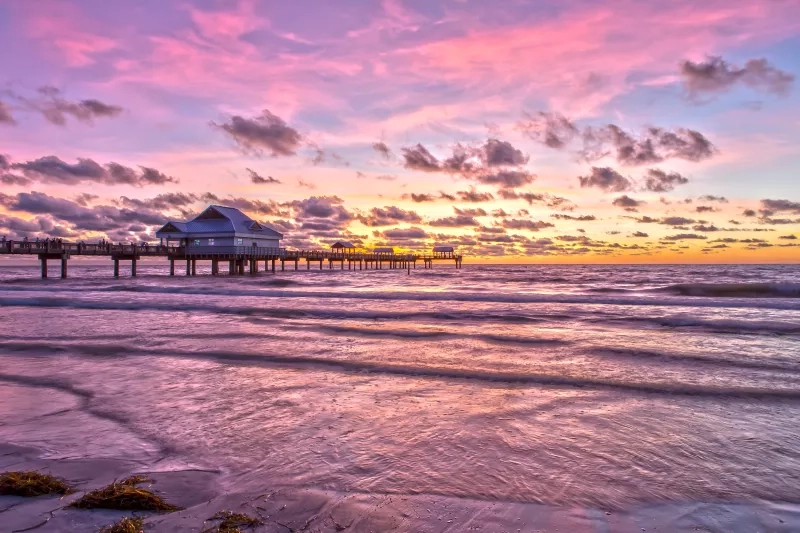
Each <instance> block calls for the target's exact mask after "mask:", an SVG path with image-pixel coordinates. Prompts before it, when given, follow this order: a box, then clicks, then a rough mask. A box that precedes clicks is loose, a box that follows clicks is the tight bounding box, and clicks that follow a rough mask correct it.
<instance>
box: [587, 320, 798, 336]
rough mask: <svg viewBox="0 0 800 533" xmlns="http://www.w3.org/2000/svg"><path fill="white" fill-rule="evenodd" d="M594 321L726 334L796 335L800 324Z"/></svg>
mask: <svg viewBox="0 0 800 533" xmlns="http://www.w3.org/2000/svg"><path fill="white" fill-rule="evenodd" d="M590 321H592V322H595V323H606V324H609V323H610V324H624V323H634V324H650V325H653V326H659V327H664V328H675V329H678V328H693V329H700V330H703V331H707V332H710V333H727V334H742V333H748V334H766V335H774V334H777V335H798V334H800V324H798V323H797V322H781V321H777V320H735V319H716V320H715V319H702V318H695V317H692V316H680V315H673V316H661V317H656V316H625V317H618V318H597V319H590Z"/></svg>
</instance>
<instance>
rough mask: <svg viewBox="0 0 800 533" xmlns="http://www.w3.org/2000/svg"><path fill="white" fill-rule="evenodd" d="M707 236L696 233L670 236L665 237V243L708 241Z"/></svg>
mask: <svg viewBox="0 0 800 533" xmlns="http://www.w3.org/2000/svg"><path fill="white" fill-rule="evenodd" d="M707 238H708V237H706V236H705V235H698V234H696V233H679V234H677V235H670V236H668V237H664V239H663V240H665V241H684V240H693V239H696V240H702V239H707Z"/></svg>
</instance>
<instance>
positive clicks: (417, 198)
mask: <svg viewBox="0 0 800 533" xmlns="http://www.w3.org/2000/svg"><path fill="white" fill-rule="evenodd" d="M403 198H410V199H411V201H412V202H414V203H418V204H421V203H423V202H435V201H436V197H434V196H433V195H432V194H416V193H413V192H412V193H411V194H404V195H403Z"/></svg>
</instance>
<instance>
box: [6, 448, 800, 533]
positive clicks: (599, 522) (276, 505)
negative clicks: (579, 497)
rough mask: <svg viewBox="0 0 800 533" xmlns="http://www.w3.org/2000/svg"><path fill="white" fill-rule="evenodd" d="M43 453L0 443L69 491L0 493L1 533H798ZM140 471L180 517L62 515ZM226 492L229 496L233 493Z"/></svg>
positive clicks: (780, 516)
mask: <svg viewBox="0 0 800 533" xmlns="http://www.w3.org/2000/svg"><path fill="white" fill-rule="evenodd" d="M42 453H43V452H42V450H39V449H37V448H33V447H28V446H20V445H16V444H12V443H0V471H12V470H40V471H43V472H48V473H51V474H53V475H55V476H57V477H63V478H65V479H67V480H68V481H69V482H71V483H72V484H74V485H75V486H76V488H77V489H78V491H77V492H76V493H75V494H72V495H69V496H65V497H63V498H59V497H39V498H20V497H13V496H0V521H2V523H3V528H4V529H3V531H7V532H14V531H17V532H19V531H23V530H24V531H37V532H56V531H69V532H74V533H83V532H87V533H89V532H96V531H99V530H100V528H101V527H103V526H107V525H110V524H111V523H113V522H114V521H116V520H118V519H120V518H121V517H123V516H133V515H136V516H142V517H144V518H145V521H144V523H145V531H146V532H165V533H166V532H187V533H188V532H200V531H202V530H203V529H204V528H206V527H209V524H206V523H204V522H205V520H207V519H208V518H210V517H211V516H213V515H214V514H215V513H216V512H217V511H220V510H230V511H234V512H244V513H248V514H250V515H251V516H254V517H257V518H259V519H260V520H262V521H263V525H262V526H259V527H257V528H255V529H252V531H257V532H276V533H277V532H284V533H285V532H288V531H314V532H320V533H322V532H335V531H347V532H348V533H349V532H382V531H397V532H434V531H436V532H442V531H449V532H465V531H483V532H502V531H508V532H526V531H531V532H534V531H535V532H542V533H544V532H576V533H581V532H586V533H611V532H623V533H628V532H641V531H661V532H684V531H685V532H690V531H703V532H708V533H712V532H713V533H717V532H718V533H734V532H742V533H745V532H748V533H750V532H755V531H759V532H779V533H790V532H792V531H797V530H798V529H800V505H796V504H785V503H776V502H760V503H703V502H688V503H670V502H662V503H654V504H651V505H637V506H632V507H631V508H629V509H624V510H616V511H604V510H601V509H596V508H585V507H556V506H549V505H542V504H536V503H514V502H504V501H486V500H471V499H463V498H455V497H443V496H433V495H426V494H416V495H411V494H405V495H404V494H365V493H345V492H339V491H333V490H320V489H315V488H279V489H274V490H271V489H270V486H269V481H267V480H265V481H264V487H263V489H262V490H260V491H252V490H250V491H245V492H238V491H236V490H235V485H236V480H235V476H227V477H226V476H225V475H223V474H222V473H221V472H214V471H207V470H191V469H186V470H170V471H158V470H157V469H152V468H149V466H152V465H144V464H142V463H141V462H137V461H125V460H123V459H112V458H81V459H46V458H42ZM134 473H137V474H147V475H148V477H149V478H150V479H151V480H152V489H153V490H154V491H155V492H157V493H159V494H161V495H162V496H164V497H165V499H166V500H167V501H168V502H170V503H173V504H175V505H179V506H181V507H184V509H183V510H181V511H177V512H173V513H167V514H156V513H131V512H121V511H111V510H93V511H86V510H80V509H70V508H65V506H66V505H67V504H68V503H69V502H71V501H72V500H73V499H76V498H78V497H80V495H81V494H82V492H83V491H85V490H90V489H94V488H98V487H100V486H103V485H106V484H108V483H110V482H111V481H113V480H115V479H121V478H123V477H125V476H128V475H131V474H134ZM231 489H233V490H231Z"/></svg>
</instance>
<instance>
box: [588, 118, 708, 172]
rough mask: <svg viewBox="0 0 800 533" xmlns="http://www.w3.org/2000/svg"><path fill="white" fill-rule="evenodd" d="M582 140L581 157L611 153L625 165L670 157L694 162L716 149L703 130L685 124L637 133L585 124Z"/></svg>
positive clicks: (654, 128)
mask: <svg viewBox="0 0 800 533" xmlns="http://www.w3.org/2000/svg"><path fill="white" fill-rule="evenodd" d="M583 142H584V148H583V150H582V151H581V152H580V154H581V157H582V158H583V159H584V160H586V161H590V162H591V161H596V160H598V159H602V158H604V157H606V156H608V155H612V156H613V157H614V158H615V159H616V161H617V162H618V163H619V164H621V165H624V166H639V165H650V164H654V163H661V162H662V161H666V160H667V159H673V158H674V159H683V160H686V161H694V162H697V161H703V160H705V159H709V158H710V157H712V156H713V155H714V154H715V153H716V148H715V147H714V145H713V144H712V143H711V141H709V140H708V139H707V138H706V137H705V136H704V135H703V134H702V133H700V132H698V131H695V130H691V129H687V128H677V129H674V130H666V129H664V128H658V127H649V128H647V129H645V131H644V132H643V133H641V134H640V135H638V136H637V135H635V134H632V133H629V132H626V131H625V130H623V129H622V128H620V127H619V126H616V125H614V124H608V125H606V126H604V127H602V128H598V129H594V128H586V129H585V130H584V131H583Z"/></svg>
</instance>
